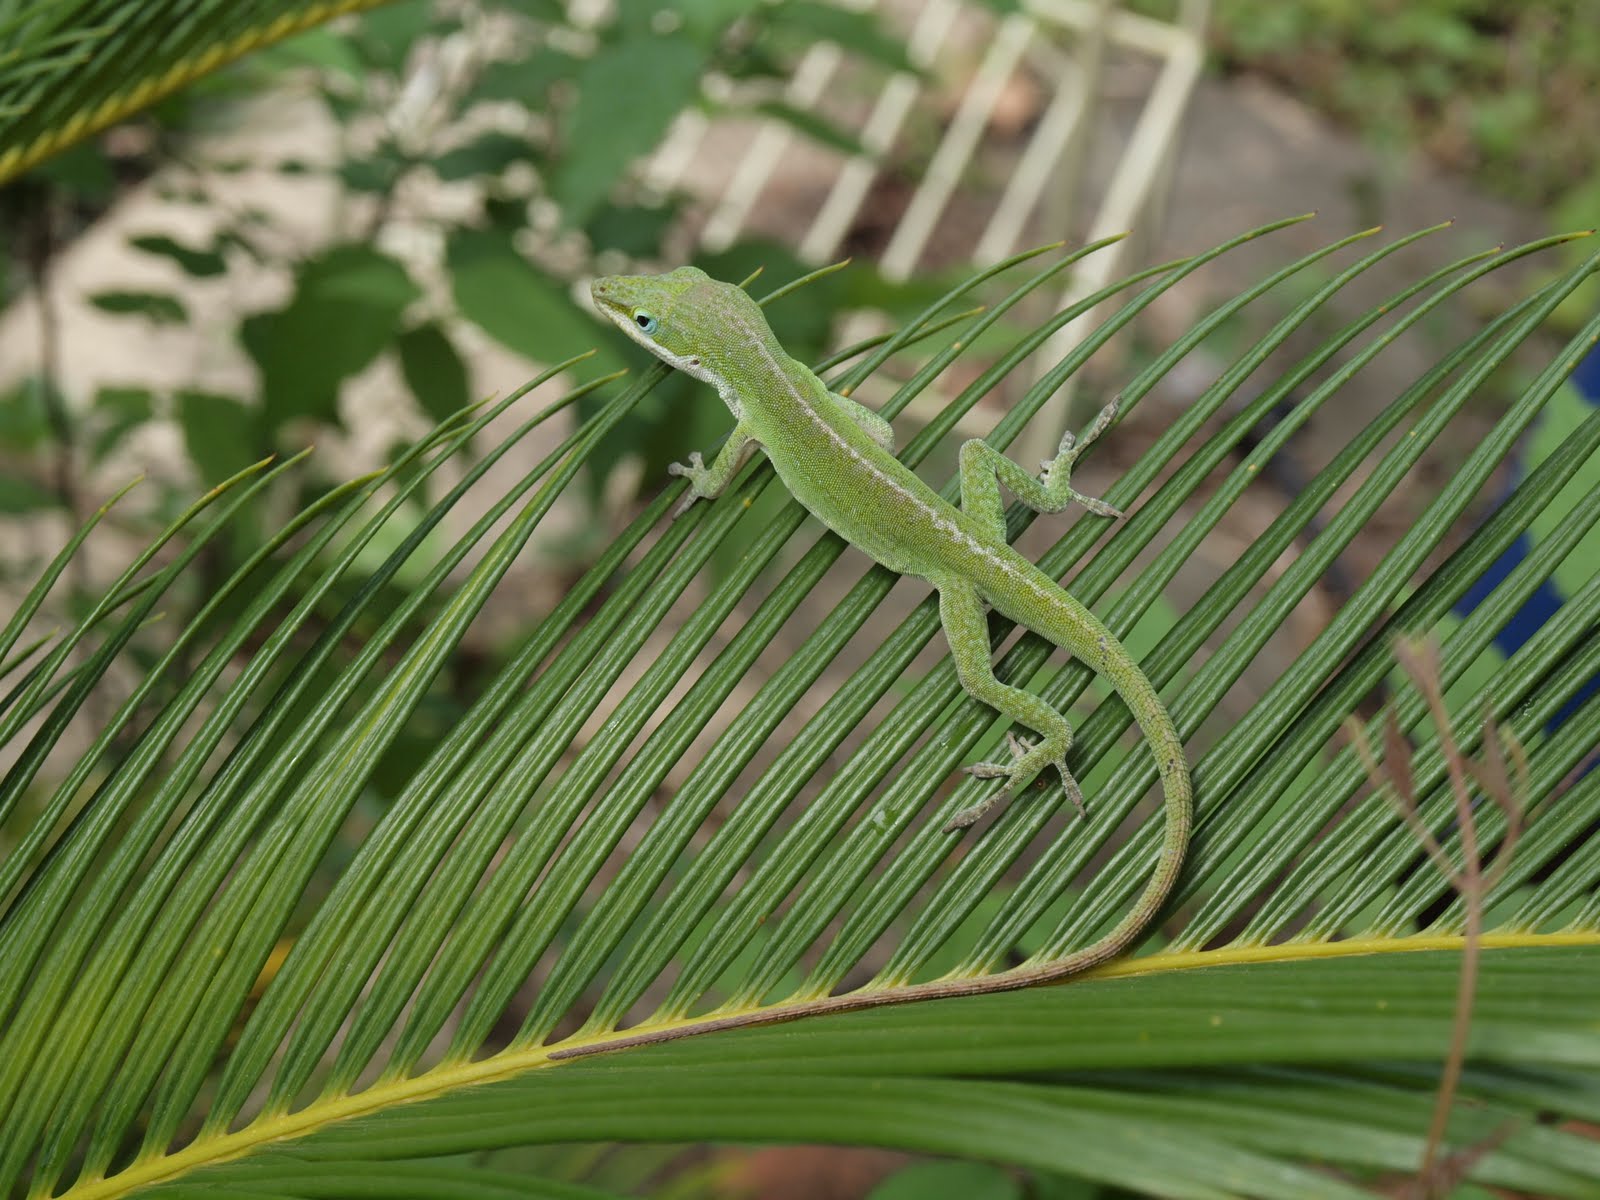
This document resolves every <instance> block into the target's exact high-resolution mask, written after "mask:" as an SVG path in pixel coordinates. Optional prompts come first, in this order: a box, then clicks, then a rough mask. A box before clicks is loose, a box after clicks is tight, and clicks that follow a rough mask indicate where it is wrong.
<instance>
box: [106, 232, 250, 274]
mask: <svg viewBox="0 0 1600 1200" xmlns="http://www.w3.org/2000/svg"><path fill="white" fill-rule="evenodd" d="M128 244H129V245H130V246H133V247H134V248H135V249H138V250H143V251H144V252H145V253H146V254H155V255H159V256H160V257H162V258H169V259H171V260H172V261H173V262H175V263H177V264H178V267H179V269H181V270H182V271H183V273H184V274H185V275H192V276H194V277H195V278H196V279H205V278H209V277H211V276H213V275H221V274H222V273H223V272H224V271H226V270H227V269H228V264H227V263H226V262H225V261H224V260H223V257H222V255H221V254H220V253H219V252H218V251H217V249H216V248H215V247H213V248H212V249H210V250H194V249H191V248H190V247H188V246H185V245H184V244H183V243H181V242H179V241H177V240H176V239H175V238H170V237H168V236H166V235H165V234H159V233H147V234H141V235H140V236H138V237H131V238H129V239H128Z"/></svg>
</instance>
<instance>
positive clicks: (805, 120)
mask: <svg viewBox="0 0 1600 1200" xmlns="http://www.w3.org/2000/svg"><path fill="white" fill-rule="evenodd" d="M756 111H757V112H760V113H764V114H765V115H767V116H769V117H772V118H774V119H775V120H779V121H782V122H783V123H784V124H785V125H789V126H791V127H793V128H795V129H798V130H799V131H800V132H801V133H803V134H805V135H806V136H807V137H809V138H811V139H812V140H814V141H817V142H820V143H821V144H822V145H824V146H830V147H832V148H833V149H835V150H838V151H839V152H840V153H842V154H852V155H854V154H865V153H866V152H867V150H866V147H865V146H863V145H862V144H861V142H860V140H859V139H858V138H857V137H856V136H855V134H854V133H852V132H851V131H850V130H849V129H848V128H846V127H845V126H843V125H840V124H839V123H837V122H836V121H833V120H830V119H829V118H828V117H825V116H823V115H822V114H821V113H818V112H813V111H812V110H811V109H808V108H796V107H795V106H794V105H792V104H788V103H785V102H784V101H782V100H766V101H763V102H762V103H761V104H758V105H757V106H756Z"/></svg>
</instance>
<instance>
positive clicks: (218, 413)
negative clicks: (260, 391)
mask: <svg viewBox="0 0 1600 1200" xmlns="http://www.w3.org/2000/svg"><path fill="white" fill-rule="evenodd" d="M175 399H176V401H177V411H178V424H179V426H180V427H181V428H182V429H183V443H184V445H185V446H186V447H187V448H188V451H189V457H190V458H191V459H193V460H194V464H195V466H197V467H198V468H199V469H200V478H201V479H202V480H204V481H205V482H206V483H208V484H215V483H221V482H222V481H223V480H224V479H231V478H232V477H233V476H235V475H237V474H238V473H239V472H240V471H242V470H244V469H245V468H246V467H248V466H249V465H250V464H251V463H252V462H254V461H256V459H258V458H260V457H261V438H260V434H259V432H258V430H259V429H260V417H259V416H258V414H257V413H256V412H255V411H254V410H252V409H250V408H247V407H246V406H245V405H243V404H240V403H239V401H237V400H235V399H234V398H233V397H231V396H223V395H219V394H217V393H215V392H199V391H181V392H179V393H178V394H177V396H176V397H175Z"/></svg>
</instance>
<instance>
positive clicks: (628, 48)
mask: <svg viewBox="0 0 1600 1200" xmlns="http://www.w3.org/2000/svg"><path fill="white" fill-rule="evenodd" d="M704 66H705V52H704V50H702V49H701V47H699V46H697V45H696V44H695V43H694V42H693V41H692V40H691V39H690V38H689V37H688V36H686V35H683V34H661V35H652V34H651V33H649V32H648V31H640V32H637V33H635V34H634V35H633V36H631V37H628V38H626V39H625V40H623V41H620V42H614V43H602V44H601V45H600V46H599V47H598V48H597V49H596V50H595V53H594V56H593V57H592V58H590V59H589V60H588V61H587V62H586V63H584V64H583V67H582V69H581V70H580V71H579V72H578V75H577V78H576V80H575V83H576V85H577V91H578V98H577V103H576V104H575V105H574V107H573V110H572V113H571V116H570V117H569V118H568V119H567V120H566V122H565V129H564V137H563V155H562V160H561V165H560V168H559V169H558V170H557V171H556V173H555V177H554V179H553V181H552V190H553V193H554V196H555V198H556V200H557V201H559V202H560V204H561V212H562V217H563V219H564V220H565V221H566V222H567V224H569V225H579V226H581V225H583V224H584V223H585V222H586V221H587V220H588V219H589V216H590V214H591V213H593V212H594V210H595V209H596V208H597V207H599V205H600V204H601V203H602V202H603V201H604V200H605V199H606V198H607V197H608V196H609V195H610V194H611V192H612V190H613V188H614V187H615V185H616V181H617V180H618V179H619V178H620V177H622V176H623V175H625V174H626V172H627V168H628V165H629V164H630V163H632V162H633V160H634V159H636V158H638V157H639V156H640V155H642V154H644V153H646V152H647V151H649V150H650V149H651V148H653V147H654V146H655V144H656V143H657V142H658V141H659V140H660V139H661V136H662V134H664V133H666V131H667V126H668V125H670V124H671V123H672V120H673V118H674V117H676V116H677V115H678V113H679V112H680V111H681V110H682V109H684V108H685V107H687V106H688V105H689V104H691V103H693V102H694V100H695V98H696V96H698V95H699V92H700V72H701V70H702V69H703V68H704Z"/></svg>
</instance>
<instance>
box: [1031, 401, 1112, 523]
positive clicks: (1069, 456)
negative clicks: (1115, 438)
mask: <svg viewBox="0 0 1600 1200" xmlns="http://www.w3.org/2000/svg"><path fill="white" fill-rule="evenodd" d="M1121 406H1122V393H1121V392H1118V393H1117V394H1116V395H1115V396H1113V397H1111V403H1109V404H1107V405H1106V406H1105V407H1104V408H1102V409H1101V410H1100V415H1099V416H1097V417H1095V419H1094V424H1093V425H1091V426H1090V427H1089V432H1088V433H1086V434H1085V435H1084V438H1083V441H1082V442H1079V441H1078V437H1077V435H1076V434H1075V433H1073V432H1072V431H1071V430H1070V429H1069V430H1067V432H1066V434H1065V435H1064V436H1063V437H1062V439H1061V445H1060V447H1059V448H1057V450H1056V456H1055V457H1054V458H1052V459H1051V460H1050V461H1049V462H1046V463H1041V464H1039V481H1040V482H1041V483H1043V484H1044V486H1045V487H1046V488H1047V489H1048V488H1051V487H1052V480H1053V478H1054V477H1055V476H1056V475H1057V474H1062V475H1063V476H1064V478H1063V479H1062V480H1061V483H1060V484H1059V485H1058V487H1059V490H1060V491H1061V492H1062V494H1063V495H1064V496H1065V497H1066V498H1067V499H1070V500H1076V501H1077V502H1078V503H1079V504H1081V505H1083V507H1084V508H1086V509H1088V510H1089V511H1090V512H1092V513H1094V514H1095V515H1097V516H1101V517H1120V516H1121V515H1122V510H1121V509H1120V508H1117V507H1116V506H1114V505H1111V504H1107V503H1106V502H1105V501H1104V500H1101V499H1099V498H1098V497H1095V496H1085V495H1084V494H1083V493H1082V492H1079V491H1074V490H1073V489H1072V488H1071V487H1068V486H1067V479H1069V478H1071V475H1072V468H1073V466H1074V464H1076V463H1077V461H1078V456H1079V455H1080V454H1082V453H1083V452H1084V451H1085V450H1087V449H1088V448H1089V447H1090V446H1092V445H1094V443H1095V440H1096V439H1097V438H1099V436H1100V435H1101V434H1102V433H1104V432H1105V431H1106V430H1107V429H1108V428H1110V426H1111V422H1113V421H1115V420H1116V419H1117V409H1118V408H1120V407H1121Z"/></svg>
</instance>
